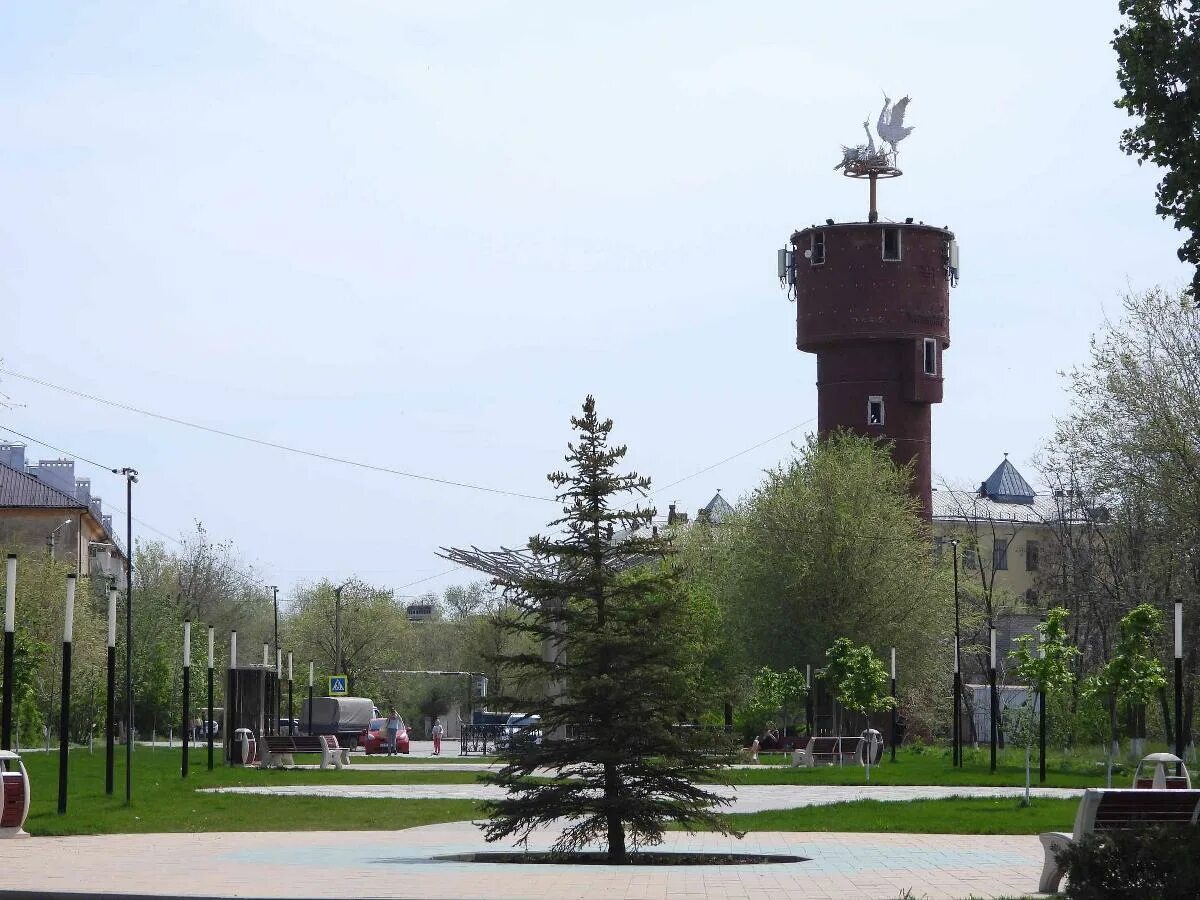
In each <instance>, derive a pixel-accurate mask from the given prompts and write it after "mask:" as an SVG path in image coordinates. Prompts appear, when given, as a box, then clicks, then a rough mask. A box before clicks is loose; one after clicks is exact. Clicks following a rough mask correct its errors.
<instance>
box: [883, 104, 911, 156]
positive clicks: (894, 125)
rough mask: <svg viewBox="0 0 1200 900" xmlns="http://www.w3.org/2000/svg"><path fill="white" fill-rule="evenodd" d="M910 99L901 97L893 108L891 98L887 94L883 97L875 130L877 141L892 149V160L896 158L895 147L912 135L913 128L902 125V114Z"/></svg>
mask: <svg viewBox="0 0 1200 900" xmlns="http://www.w3.org/2000/svg"><path fill="white" fill-rule="evenodd" d="M910 99H912V98H910V97H903V98H901V99H900V100H897V101H896V105H895V106H893V105H892V100H891V98H890V97H888V96H887V94H884V95H883V109H881V110H880V111H879V121H878V122H877V123H876V125H875V130H876V131H878V132H879V139H880V140H881V141H883V142H884V143H885V144H887V145H888V146H889V147H891V148H892V157H893V158H895V156H896V145H897V144H898V143H900V142H901V141H902V140H904V139H905V138H906V137H908V136H909V135H910V134H912V132H913V127H915V126H905V124H904V113H905V111H906V110H907V109H908V101H909V100H910Z"/></svg>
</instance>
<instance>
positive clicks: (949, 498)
mask: <svg viewBox="0 0 1200 900" xmlns="http://www.w3.org/2000/svg"><path fill="white" fill-rule="evenodd" d="M1072 513H1074V515H1073V514H1072ZM1064 518H1068V519H1071V520H1072V521H1074V520H1075V519H1076V518H1078V510H1072V508H1071V507H1069V506H1063V505H1062V503H1061V501H1058V500H1055V499H1054V498H1053V497H1050V496H1043V497H1037V496H1035V497H1032V498H1031V501H1030V502H1029V503H1014V502H1012V501H1008V502H1004V503H1000V502H997V501H995V500H992V499H991V498H990V497H980V496H979V494H977V493H976V492H975V491H955V490H947V489H945V488H938V489H937V490H936V491H934V492H933V519H934V521H935V522H955V521H957V522H962V523H964V524H965V523H968V522H976V521H980V522H986V521H993V522H1018V523H1024V524H1037V525H1043V524H1046V525H1048V524H1050V523H1052V522H1058V521H1062V520H1063V519H1064Z"/></svg>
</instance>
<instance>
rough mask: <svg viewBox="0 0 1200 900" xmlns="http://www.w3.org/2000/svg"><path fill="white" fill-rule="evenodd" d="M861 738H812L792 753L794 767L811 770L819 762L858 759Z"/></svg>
mask: <svg viewBox="0 0 1200 900" xmlns="http://www.w3.org/2000/svg"><path fill="white" fill-rule="evenodd" d="M861 743H862V738H861V737H857V736H855V737H811V738H809V739H808V743H807V744H806V745H805V746H804V747H803V748H801V749H799V750H794V751H792V765H793V766H800V767H808V768H811V767H813V766H815V765H816V764H817V762H818V760H828V761H829V762H831V763H834V762H837V763H840V762H844V761H845V760H847V759H851V760H853V759H857V758H858V750H859V744H861Z"/></svg>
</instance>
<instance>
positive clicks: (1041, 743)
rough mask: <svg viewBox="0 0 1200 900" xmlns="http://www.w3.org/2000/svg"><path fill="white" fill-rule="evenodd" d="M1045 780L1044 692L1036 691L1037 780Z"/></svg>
mask: <svg viewBox="0 0 1200 900" xmlns="http://www.w3.org/2000/svg"><path fill="white" fill-rule="evenodd" d="M1045 780H1046V692H1045V691H1039V692H1038V781H1039V782H1045Z"/></svg>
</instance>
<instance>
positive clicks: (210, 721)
mask: <svg viewBox="0 0 1200 900" xmlns="http://www.w3.org/2000/svg"><path fill="white" fill-rule="evenodd" d="M214 638H215V634H214V633H213V627H212V626H211V625H209V626H208V719H207V720H206V721H205V723H204V730H205V731H207V732H208V771H210V772H211V771H212V767H213V730H214V729H213V640H214Z"/></svg>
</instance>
